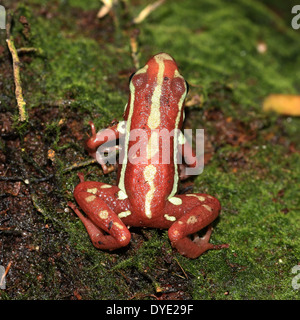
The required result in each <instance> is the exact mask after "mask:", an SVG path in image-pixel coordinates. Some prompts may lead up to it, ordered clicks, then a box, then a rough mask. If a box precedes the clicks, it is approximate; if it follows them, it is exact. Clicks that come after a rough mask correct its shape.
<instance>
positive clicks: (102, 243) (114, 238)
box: [69, 181, 131, 250]
mask: <svg viewBox="0 0 300 320" xmlns="http://www.w3.org/2000/svg"><path fill="white" fill-rule="evenodd" d="M118 190H119V188H117V187H115V186H110V185H108V184H104V183H101V182H94V181H82V182H81V183H79V184H78V185H77V186H76V188H75V190H74V197H75V199H76V201H77V203H78V204H79V206H80V208H81V209H82V210H83V211H84V212H85V214H86V215H87V217H85V216H84V215H83V214H82V213H81V212H80V210H79V209H78V208H76V206H75V205H74V204H72V203H69V206H70V207H71V208H72V209H73V210H74V212H75V213H76V214H77V216H78V217H79V218H80V220H81V221H82V223H83V224H84V226H85V228H86V230H87V232H88V234H89V236H90V238H91V241H92V243H93V245H94V246H95V247H96V248H99V249H104V250H115V249H118V248H121V247H124V246H126V245H128V243H129V241H130V238H131V234H130V232H129V230H128V228H127V227H126V226H125V224H124V223H123V222H122V220H121V219H120V218H119V217H118V214H117V213H116V212H115V211H117V212H118V211H122V208H124V211H125V209H126V208H127V205H126V200H127V199H125V200H122V201H121V202H122V203H118V202H120V200H118V199H117V198H116V196H115V195H116V193H117V192H118ZM108 204H109V205H110V206H108ZM113 209H114V210H113Z"/></svg>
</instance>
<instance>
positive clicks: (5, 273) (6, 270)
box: [0, 261, 12, 287]
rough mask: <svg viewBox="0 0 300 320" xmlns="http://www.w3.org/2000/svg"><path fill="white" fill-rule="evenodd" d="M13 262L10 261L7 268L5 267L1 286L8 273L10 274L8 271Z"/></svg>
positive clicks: (0, 281) (0, 280) (0, 282)
mask: <svg viewBox="0 0 300 320" xmlns="http://www.w3.org/2000/svg"><path fill="white" fill-rule="evenodd" d="M11 264H12V262H11V261H9V263H8V265H7V267H6V269H5V272H4V273H3V275H2V277H1V279H0V287H1V286H2V285H3V281H4V279H5V277H6V275H7V274H8V271H9V269H10V266H11Z"/></svg>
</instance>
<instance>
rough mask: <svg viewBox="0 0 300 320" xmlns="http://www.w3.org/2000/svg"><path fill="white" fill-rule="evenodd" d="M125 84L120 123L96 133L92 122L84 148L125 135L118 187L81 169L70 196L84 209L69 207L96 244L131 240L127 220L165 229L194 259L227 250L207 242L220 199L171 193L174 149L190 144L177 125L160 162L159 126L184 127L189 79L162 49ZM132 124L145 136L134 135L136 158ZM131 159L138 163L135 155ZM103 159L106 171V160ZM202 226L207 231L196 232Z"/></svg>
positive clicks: (108, 246) (113, 245) (176, 174)
mask: <svg viewBox="0 0 300 320" xmlns="http://www.w3.org/2000/svg"><path fill="white" fill-rule="evenodd" d="M129 87H130V94H129V100H128V103H127V105H126V106H125V111H124V121H121V122H119V123H118V122H117V123H114V124H113V125H112V126H111V127H109V128H107V129H104V130H102V131H100V132H98V133H96V130H95V127H94V125H93V123H90V124H91V128H92V136H91V137H90V138H89V139H88V140H87V141H86V148H87V150H88V151H89V153H90V154H92V155H94V156H95V154H96V150H97V148H98V147H99V146H101V145H103V144H104V143H105V142H107V141H110V140H113V139H118V138H121V137H125V139H124V146H123V149H124V150H123V161H122V163H120V164H119V170H118V182H117V185H116V186H113V185H109V184H105V183H102V182H96V181H84V178H83V175H82V174H79V178H80V180H81V182H80V183H79V184H78V185H77V186H76V188H75V190H74V197H75V199H76V201H77V203H78V204H79V206H80V208H81V209H82V210H83V211H84V212H85V214H86V215H83V214H82V213H81V212H80V210H79V209H78V208H76V206H75V205H74V204H72V203H69V206H70V207H71V208H72V209H73V210H74V211H75V213H76V214H77V215H78V217H79V218H80V220H81V221H82V222H83V224H84V226H85V228H86V230H87V232H88V234H89V236H90V238H91V240H92V243H93V245H94V246H95V247H97V248H99V249H103V250H115V249H118V248H121V247H124V246H127V245H128V244H129V242H130V238H131V234H130V231H129V230H128V227H129V226H134V227H149V228H160V229H168V236H169V239H170V241H171V244H172V246H173V247H174V248H176V249H177V250H178V251H179V253H181V254H182V255H184V256H186V257H188V258H197V257H199V256H200V255H201V254H202V253H203V252H205V251H206V250H210V249H221V248H227V247H228V245H227V244H221V245H213V244H211V243H209V238H210V235H211V232H212V227H211V223H212V222H213V221H214V220H215V219H216V218H217V216H218V215H219V212H220V210H221V206H220V203H219V201H218V200H217V199H216V198H214V197H212V196H210V195H207V194H202V193H191V194H180V195H179V194H176V192H177V187H178V181H179V179H180V176H181V173H180V168H179V165H178V164H177V162H176V159H177V155H178V152H180V150H190V149H191V147H190V146H189V145H188V142H187V141H186V140H185V139H184V138H182V136H183V135H181V134H177V133H176V132H178V131H179V130H177V131H176V130H175V134H174V135H173V137H172V138H170V141H171V142H170V148H169V150H168V157H167V158H168V160H169V161H165V162H166V163H165V162H163V161H161V160H162V154H163V151H164V150H162V149H163V147H162V141H161V140H159V139H157V135H158V134H159V132H160V131H162V130H164V129H165V130H168V131H169V132H171V131H172V130H174V129H181V127H182V122H183V120H184V100H185V97H186V95H187V91H188V85H187V82H186V81H185V80H184V78H183V77H182V76H181V75H180V73H179V71H178V67H177V65H176V62H175V61H174V59H173V58H172V57H171V56H170V55H168V54H166V53H159V54H157V55H155V56H153V57H152V58H151V59H150V60H149V61H148V62H147V64H146V65H145V66H144V67H143V68H141V69H139V70H138V71H137V72H135V74H133V75H132V76H131V78H130V84H129ZM136 129H140V130H142V131H143V132H144V135H143V138H141V137H140V138H139V142H140V145H142V146H144V152H141V151H139V152H136V153H133V154H135V157H134V156H132V152H131V150H132V148H133V147H134V145H135V143H136V141H135V140H136V139H135V138H133V137H132V135H133V132H136ZM179 132H180V133H181V131H179ZM157 141H159V142H157ZM179 145H181V146H183V148H179ZM184 152H185V151H184ZM181 155H183V152H181ZM136 157H138V158H139V160H140V161H137V162H136V161H134V159H135V158H136ZM154 158H155V160H156V161H153V160H154ZM100 163H101V161H100ZM101 165H102V167H103V169H104V173H106V172H107V167H106V165H105V164H104V163H101ZM195 165H196V164H195V163H192V164H191V166H195ZM206 226H208V229H207V232H206V234H205V235H204V237H201V238H200V237H199V236H197V235H195V234H196V233H197V232H198V231H199V230H201V229H203V228H205V227H206Z"/></svg>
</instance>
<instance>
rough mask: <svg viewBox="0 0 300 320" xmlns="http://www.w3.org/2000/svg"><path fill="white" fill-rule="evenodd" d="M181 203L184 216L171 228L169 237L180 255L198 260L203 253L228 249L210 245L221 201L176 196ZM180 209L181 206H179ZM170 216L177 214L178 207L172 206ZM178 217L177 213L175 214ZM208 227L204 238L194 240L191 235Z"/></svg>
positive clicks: (197, 196)
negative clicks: (212, 225)
mask: <svg viewBox="0 0 300 320" xmlns="http://www.w3.org/2000/svg"><path fill="white" fill-rule="evenodd" d="M175 198H179V199H180V200H178V201H173V203H174V204H176V203H177V204H178V203H179V202H180V207H181V208H180V210H181V214H182V212H183V214H182V216H181V217H180V218H179V219H177V221H176V222H174V223H173V224H172V225H171V227H170V228H169V231H168V235H169V239H170V241H171V244H172V246H173V247H175V248H176V249H177V250H178V251H179V253H181V254H182V255H184V256H186V257H188V258H192V259H194V258H197V257H199V256H200V255H201V254H202V253H204V252H205V251H207V250H211V249H222V248H228V244H221V245H213V244H211V243H209V239H210V235H211V232H212V227H211V223H212V222H213V221H214V220H215V219H216V218H217V216H218V215H219V212H220V210H221V206H220V203H219V201H218V200H217V199H216V198H213V197H212V196H209V195H206V194H186V195H180V196H175ZM177 208H178V209H179V206H177ZM168 209H169V210H170V214H171V212H172V211H173V214H174V212H176V205H170V206H169V208H168ZM175 216H176V213H175ZM207 226H208V230H207V232H206V234H205V236H204V237H202V238H200V237H198V236H196V237H195V238H194V239H193V240H192V239H191V238H190V237H189V235H193V234H195V233H196V232H198V231H200V230H201V229H203V228H205V227H207Z"/></svg>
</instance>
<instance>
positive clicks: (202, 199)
mask: <svg viewBox="0 0 300 320" xmlns="http://www.w3.org/2000/svg"><path fill="white" fill-rule="evenodd" d="M186 196H188V197H196V198H198V200H199V201H205V197H203V196H198V195H197V194H193V193H191V194H186Z"/></svg>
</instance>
